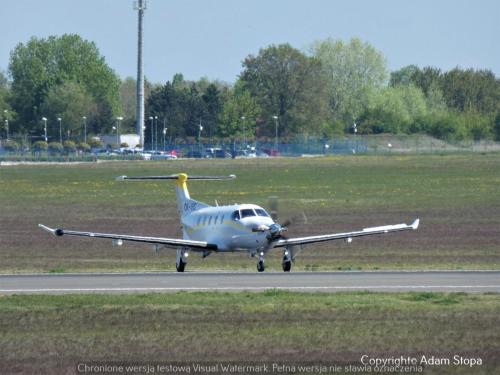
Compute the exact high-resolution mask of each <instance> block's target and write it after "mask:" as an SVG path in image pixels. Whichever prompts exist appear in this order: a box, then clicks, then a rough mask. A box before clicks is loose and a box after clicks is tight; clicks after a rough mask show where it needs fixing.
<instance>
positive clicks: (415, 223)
mask: <svg viewBox="0 0 500 375" xmlns="http://www.w3.org/2000/svg"><path fill="white" fill-rule="evenodd" d="M419 225H420V219H415V221H414V222H413V223H412V224H411V228H412V229H413V230H417V228H418V226H419Z"/></svg>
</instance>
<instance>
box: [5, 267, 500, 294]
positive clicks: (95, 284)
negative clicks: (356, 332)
mask: <svg viewBox="0 0 500 375" xmlns="http://www.w3.org/2000/svg"><path fill="white" fill-rule="evenodd" d="M266 289H284V290H292V291H325V292H336V291H361V290H367V291H390V292H402V291H432V292H437V291H440V292H497V293H500V271H373V272H368V271H353V272H291V273H284V272H264V273H241V272H239V273H237V272H222V271H221V272H196V271H193V272H185V273H177V272H146V273H143V272H137V273H74V274H15V275H0V294H26V293H29V294H65V293H150V292H177V291H244V290H247V291H262V290H266Z"/></svg>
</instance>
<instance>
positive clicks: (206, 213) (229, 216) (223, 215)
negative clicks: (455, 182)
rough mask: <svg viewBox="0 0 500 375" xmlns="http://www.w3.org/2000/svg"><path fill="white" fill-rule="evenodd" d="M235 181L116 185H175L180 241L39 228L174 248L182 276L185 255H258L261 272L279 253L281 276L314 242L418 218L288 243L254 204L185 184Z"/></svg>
mask: <svg viewBox="0 0 500 375" xmlns="http://www.w3.org/2000/svg"><path fill="white" fill-rule="evenodd" d="M234 178H236V176H235V175H229V176H188V175H187V174H185V173H180V174H174V175H168V176H143V177H127V176H120V177H118V178H117V180H121V181H125V180H133V181H137V180H143V181H144V180H146V181H147V180H149V181H157V180H175V181H176V187H175V190H176V196H177V211H178V214H179V217H180V221H181V225H182V232H183V238H182V239H180V238H164V237H145V236H134V235H128V234H110V233H97V232H82V231H75V230H67V229H62V228H57V229H54V228H50V227H48V226H45V225H43V224H38V226H39V227H40V228H42V229H44V230H46V231H48V232H50V233H52V234H54V235H55V236H58V237H61V236H83V237H92V238H107V239H111V240H113V244H115V245H118V246H121V245H122V244H123V241H132V242H143V243H149V244H153V245H154V248H155V250H156V251H158V250H159V249H161V248H164V247H165V248H174V249H177V257H176V269H177V271H178V272H184V270H185V267H186V264H187V260H188V256H189V252H190V251H192V252H200V253H201V254H202V256H203V257H207V256H208V255H210V254H212V253H218V252H220V253H222V252H243V253H247V254H250V256H252V257H255V256H258V262H257V271H258V272H263V271H264V269H265V262H264V258H265V255H266V254H267V253H268V252H269V251H271V250H273V249H275V248H276V249H282V251H283V261H282V266H283V271H284V272H290V270H291V268H292V262H294V261H295V256H296V255H297V254H298V252H299V251H300V250H302V247H303V246H304V245H309V244H313V243H317V242H325V241H333V240H340V239H344V240H345V241H347V242H349V243H350V242H351V241H352V239H353V238H354V237H362V236H371V235H377V234H385V233H390V232H401V231H406V230H416V229H417V228H418V226H419V222H420V220H419V219H416V220H415V221H414V222H413V223H412V224H410V225H407V224H396V225H384V226H378V227H371V228H364V229H361V230H358V231H353V232H345V233H333V234H323V235H314V236H307V237H297V238H286V237H285V236H284V232H285V231H286V230H287V228H286V225H280V224H279V223H278V222H277V220H275V219H276V218H275V219H273V217H272V216H271V215H269V213H268V212H267V211H266V210H265V209H264V208H262V207H260V206H258V205H255V204H233V205H227V206H219V205H218V204H217V205H215V206H210V205H208V204H205V203H202V202H199V201H197V200H194V199H191V197H190V195H189V191H188V188H187V181H188V180H228V179H234Z"/></svg>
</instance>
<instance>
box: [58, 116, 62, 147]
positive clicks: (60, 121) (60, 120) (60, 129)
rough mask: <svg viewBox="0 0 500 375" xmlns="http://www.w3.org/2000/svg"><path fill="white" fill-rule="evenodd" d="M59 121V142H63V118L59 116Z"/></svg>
mask: <svg viewBox="0 0 500 375" xmlns="http://www.w3.org/2000/svg"><path fill="white" fill-rule="evenodd" d="M57 121H59V143H60V144H62V125H61V123H62V118H60V117H58V118H57Z"/></svg>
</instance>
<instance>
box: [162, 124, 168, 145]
mask: <svg viewBox="0 0 500 375" xmlns="http://www.w3.org/2000/svg"><path fill="white" fill-rule="evenodd" d="M167 129H168V128H166V127H165V120H163V151H166V150H167V149H166V147H165V146H166V145H165V136H166V135H167Z"/></svg>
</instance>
